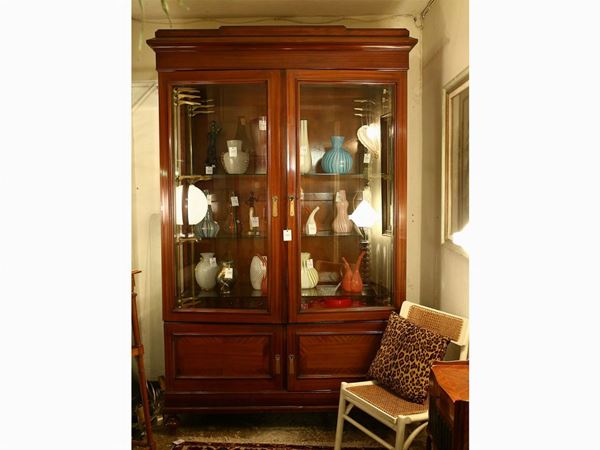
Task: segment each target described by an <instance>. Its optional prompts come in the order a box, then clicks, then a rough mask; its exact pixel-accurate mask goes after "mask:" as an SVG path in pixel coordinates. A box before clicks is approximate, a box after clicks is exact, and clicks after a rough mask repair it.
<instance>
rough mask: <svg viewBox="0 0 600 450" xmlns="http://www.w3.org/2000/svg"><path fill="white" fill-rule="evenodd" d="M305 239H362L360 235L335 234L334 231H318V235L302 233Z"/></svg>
mask: <svg viewBox="0 0 600 450" xmlns="http://www.w3.org/2000/svg"><path fill="white" fill-rule="evenodd" d="M302 237H303V238H323V237H361V235H360V234H358V233H354V232H353V233H334V232H333V231H317V234H306V233H302Z"/></svg>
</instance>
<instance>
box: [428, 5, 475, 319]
mask: <svg viewBox="0 0 600 450" xmlns="http://www.w3.org/2000/svg"><path fill="white" fill-rule="evenodd" d="M422 43H423V47H422V48H423V53H422V57H423V60H422V61H423V121H422V124H423V172H422V179H421V182H422V204H423V210H422V223H423V229H422V249H421V250H422V254H421V258H422V259H421V261H422V264H421V276H422V278H421V300H422V303H423V304H427V305H430V306H434V307H437V308H440V309H442V310H444V311H447V312H450V313H454V314H460V315H464V316H468V315H469V314H468V312H469V259H468V257H466V256H465V255H464V254H463V253H460V252H457V251H456V249H455V248H454V247H453V246H452V245H451V244H444V245H440V242H441V240H440V235H441V227H442V222H441V221H442V215H441V193H442V191H441V177H442V172H441V171H442V133H443V130H442V105H443V102H442V88H443V87H444V86H445V85H446V84H447V83H448V82H449V81H451V80H452V79H453V78H455V77H456V76H457V75H458V74H459V73H460V72H462V71H463V70H464V69H465V68H467V67H468V66H469V2H468V0H438V1H437V2H435V3H434V4H433V7H432V8H431V10H430V11H429V13H428V14H427V15H426V16H425V19H424V23H423V42H422Z"/></svg>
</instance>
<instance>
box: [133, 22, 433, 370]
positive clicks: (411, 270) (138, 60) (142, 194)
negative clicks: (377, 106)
mask: <svg viewBox="0 0 600 450" xmlns="http://www.w3.org/2000/svg"><path fill="white" fill-rule="evenodd" d="M329 19H331V18H329ZM245 20H250V19H245ZM297 20H298V21H301V22H306V23H310V20H311V19H309V18H297ZM367 20H368V18H363V19H361V20H345V21H336V22H333V23H331V24H334V25H346V26H348V27H356V28H358V27H375V28H385V27H396V28H407V29H408V30H409V31H410V35H411V36H413V37H415V38H417V39H418V40H419V44H417V46H416V47H415V48H414V49H413V50H412V51H411V54H410V71H409V76H408V80H409V81H408V92H409V98H408V111H409V113H408V114H409V116H408V130H409V132H408V174H409V176H408V211H407V212H406V214H407V222H408V226H407V234H408V249H407V298H408V299H409V300H411V301H414V302H417V303H418V302H419V301H420V295H421V280H422V277H421V270H422V264H421V227H422V219H421V204H422V201H421V185H422V180H421V171H422V160H423V157H422V153H421V149H422V143H421V128H422V125H421V102H422V99H421V43H420V41H421V30H420V29H419V28H418V27H417V26H416V24H415V21H414V20H413V19H412V18H410V17H404V18H393V19H388V20H378V21H377V22H372V21H367ZM231 22H232V21H228V23H227V25H231V24H232V23H231ZM319 22H320V21H319V20H317V21H315V22H314V23H319ZM260 24H261V25H287V24H286V23H282V22H281V21H278V22H268V21H261V22H260ZM219 25H221V24H219V23H217V22H195V23H187V24H185V25H177V24H175V26H174V27H176V28H217V27H218V26H219ZM157 28H168V25H162V26H159V25H155V24H154V25H153V24H145V25H144V38H143V40H144V45H143V46H142V49H141V51H140V50H139V48H138V40H139V30H140V24H139V22H137V21H133V22H132V78H133V92H134V93H133V95H134V102H135V98H138V97H140V96H142V95H144V93H145V92H146V90H147V89H148V87H149V86H151V85H150V84H148V83H147V82H148V81H152V80H156V78H157V77H156V72H155V70H154V52H153V51H152V50H151V49H150V48H149V47H148V46H147V45H146V44H145V41H146V39H149V38H151V37H153V36H154V32H155V30H156V29H157ZM132 126H133V143H132V192H133V194H132V215H133V217H132V228H133V229H132V255H133V257H132V259H133V260H132V267H134V268H138V269H141V270H142V271H143V273H142V274H140V275H138V277H139V281H138V283H139V288H138V291H139V297H138V298H139V300H138V301H139V304H140V306H139V309H140V322H141V327H142V336H143V340H144V344H145V346H146V355H147V356H146V366H147V371H148V377H149V378H156V377H157V376H158V375H161V374H163V373H164V363H163V331H162V330H163V328H162V310H161V308H162V306H161V297H162V292H161V279H160V198H159V163H158V153H159V148H158V100H157V96H156V92H155V91H154V92H152V93H151V94H150V95H149V96H147V97H145V99H144V100H143V101H142V102H141V103H140V104H139V105H138V106H136V107H135V109H134V111H133V112H132ZM427 270H428V269H427Z"/></svg>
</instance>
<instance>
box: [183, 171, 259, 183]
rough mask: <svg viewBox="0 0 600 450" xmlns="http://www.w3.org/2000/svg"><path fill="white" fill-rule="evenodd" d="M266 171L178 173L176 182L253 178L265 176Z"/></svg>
mask: <svg viewBox="0 0 600 450" xmlns="http://www.w3.org/2000/svg"><path fill="white" fill-rule="evenodd" d="M266 176H267V174H266V173H240V174H231V173H217V174H214V175H179V176H178V177H176V181H177V182H182V181H188V182H190V183H196V182H198V181H212V180H222V179H227V178H231V179H234V178H253V177H261V178H264V177H266Z"/></svg>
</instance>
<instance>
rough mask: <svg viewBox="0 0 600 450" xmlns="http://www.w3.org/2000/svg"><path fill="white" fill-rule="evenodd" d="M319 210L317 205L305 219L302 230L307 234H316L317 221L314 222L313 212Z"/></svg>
mask: <svg viewBox="0 0 600 450" xmlns="http://www.w3.org/2000/svg"><path fill="white" fill-rule="evenodd" d="M318 211H319V207H318V206H317V207H316V208H315V209H313V210H312V212H311V213H310V216H308V220H307V221H306V226H305V227H304V232H305V233H306V234H308V235H311V236H312V235H315V234H317V222H315V214H316V213H317V212H318Z"/></svg>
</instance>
